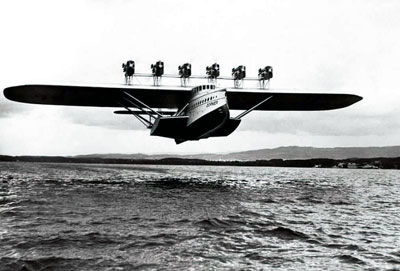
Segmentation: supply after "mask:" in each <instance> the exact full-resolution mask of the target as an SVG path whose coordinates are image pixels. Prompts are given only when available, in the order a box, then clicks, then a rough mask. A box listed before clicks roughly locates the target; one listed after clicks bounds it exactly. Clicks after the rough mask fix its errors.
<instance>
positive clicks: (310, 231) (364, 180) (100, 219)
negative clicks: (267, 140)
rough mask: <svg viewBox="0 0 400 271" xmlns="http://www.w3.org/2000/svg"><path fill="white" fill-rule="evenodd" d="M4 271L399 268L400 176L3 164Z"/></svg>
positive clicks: (0, 233) (0, 251) (0, 254)
mask: <svg viewBox="0 0 400 271" xmlns="http://www.w3.org/2000/svg"><path fill="white" fill-rule="evenodd" d="M0 244H1V246H0V270H132V269H135V270H153V269H155V270H158V269H161V270H172V269H175V270H210V269H211V270H213V269H216V270H237V269H241V270H269V269H273V270H399V268H400V171H390V170H350V169H348V170H343V169H300V168H255V167H251V168H250V167H211V166H139V165H86V164H40V163H0Z"/></svg>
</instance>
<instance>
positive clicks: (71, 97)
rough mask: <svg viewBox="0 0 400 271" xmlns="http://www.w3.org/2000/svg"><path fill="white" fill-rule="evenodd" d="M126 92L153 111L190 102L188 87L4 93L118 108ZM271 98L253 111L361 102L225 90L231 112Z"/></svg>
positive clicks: (34, 88) (27, 99) (37, 88)
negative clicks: (153, 109)
mask: <svg viewBox="0 0 400 271" xmlns="http://www.w3.org/2000/svg"><path fill="white" fill-rule="evenodd" d="M123 92H127V93H129V94H131V95H133V96H134V97H136V98H137V99H139V100H140V101H142V102H143V103H145V104H146V105H148V106H149V107H152V108H170V109H177V108H182V107H183V106H184V105H185V104H186V103H187V102H188V101H189V99H190V95H191V88H190V87H187V88H186V87H166V86H157V87H155V86H127V85H106V86H67V85H22V86H14V87H9V88H6V89H5V90H4V96H5V97H7V98H8V99H10V100H13V101H17V102H24V103H34V104H53V105H67V106H95V107H121V105H120V103H119V101H120V100H121V97H122V96H123ZM270 96H272V98H271V99H269V100H268V102H266V103H263V104H261V105H260V106H258V107H257V108H255V110H268V111H312V110H332V109H338V108H343V107H347V106H350V105H352V104H354V103H356V102H358V101H360V100H361V99H362V97H360V96H357V95H353V94H330V93H329V94H328V93H286V92H274V91H272V90H243V89H227V98H228V106H229V108H230V109H234V110H235V109H237V110H247V109H249V108H251V107H253V106H254V105H256V104H258V103H260V102H262V101H263V100H265V99H267V98H268V97H270Z"/></svg>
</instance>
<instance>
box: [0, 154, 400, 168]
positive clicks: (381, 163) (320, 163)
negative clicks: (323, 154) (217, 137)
mask: <svg viewBox="0 0 400 271" xmlns="http://www.w3.org/2000/svg"><path fill="white" fill-rule="evenodd" d="M0 162H42V163H84V164H135V165H199V166H201V165H202V166H248V167H303V168H362V169H400V157H396V158H351V159H325V158H314V159H296V160H283V159H271V160H254V161H238V160H234V161H213V160H203V159H188V158H174V157H171V158H163V159H111V158H73V157H63V156H7V155H0Z"/></svg>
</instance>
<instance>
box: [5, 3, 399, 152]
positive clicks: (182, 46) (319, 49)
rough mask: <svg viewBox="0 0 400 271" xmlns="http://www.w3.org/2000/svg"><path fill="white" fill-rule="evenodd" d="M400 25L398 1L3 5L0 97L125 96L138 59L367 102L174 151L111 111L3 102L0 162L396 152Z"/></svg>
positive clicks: (272, 120)
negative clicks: (269, 69) (22, 88)
mask: <svg viewBox="0 0 400 271" xmlns="http://www.w3.org/2000/svg"><path fill="white" fill-rule="evenodd" d="M398 14H400V1H396V0H393V1H390V0H386V1H381V0H375V1H374V0H363V1H356V0H342V1H341V0H338V1H328V0H315V1H313V0H305V1H296V0H283V1H268V0H260V1H258V0H249V1H233V0H221V1H187V0H182V1H181V0H171V1H161V0H160V1H155V0H149V1H127V0H117V1H100V0H99V1H94V0H92V1H90V0H86V1H74V0H72V1H71V0H68V1H62V0H61V1H41V0H39V1H28V0H21V1H18V0H17V1H16V0H12V1H11V0H10V1H8V0H5V1H1V2H0V39H1V43H0V89H1V90H3V89H4V88H6V87H9V86H13V85H21V84H34V83H42V84H54V83H56V84H57V83H59V84H85V85H87V84H103V83H105V84H121V83H123V82H124V77H123V73H122V68H121V64H122V63H123V62H125V61H126V60H128V59H133V60H135V62H136V70H137V72H144V73H149V72H150V64H151V63H154V62H155V61H157V60H163V61H164V63H165V72H166V73H177V67H178V66H179V65H180V64H183V63H185V62H190V63H192V69H193V74H196V75H203V74H204V73H205V67H206V66H207V65H210V64H212V63H214V62H218V63H219V64H220V66H221V75H224V76H230V71H231V69H232V68H233V67H235V66H238V65H246V67H247V74H248V76H253V77H256V76H257V70H258V68H260V67H264V66H266V65H271V66H273V67H274V78H273V80H272V81H271V88H274V89H275V88H276V89H284V91H296V92H326V93H351V94H356V95H359V96H362V97H363V98H364V99H363V100H362V101H361V102H359V103H357V104H355V105H352V106H350V107H347V108H344V109H340V110H334V111H318V112H295V111H293V112H275V111H268V112H252V113H251V114H249V115H247V116H246V117H245V118H244V119H243V120H242V123H241V125H240V126H239V128H238V129H237V130H236V131H235V132H234V133H233V134H231V135H230V136H229V137H224V138H210V139H206V140H200V141H193V142H186V143H183V144H179V145H176V144H175V142H174V141H173V140H171V139H167V138H161V137H152V136H150V133H149V131H148V130H146V129H145V128H144V127H143V126H142V125H141V124H140V123H138V122H137V121H136V120H135V119H134V118H132V117H131V116H120V115H115V114H113V111H114V109H113V108H94V107H91V108H84V107H67V106H51V105H30V104H23V103H16V102H12V101H9V100H7V99H6V98H5V97H4V95H2V94H1V95H0V154H3V155H76V154H89V153H148V154H153V153H176V154H184V153H185V154H186V153H227V152H235V151H244V150H251V149H261V148H275V147H279V146H294V145H297V146H313V147H345V146H357V147H359V146H360V147H362V146H389V145H400V140H399V138H400V137H399V135H400V118H399V114H400V107H399V100H400V90H399V80H398V78H399V74H400V50H399V48H400V35H399V33H400V16H398ZM140 83H147V82H146V81H141V82H140ZM165 83H166V84H167V83H169V82H165ZM176 84H177V82H176ZM224 84H226V86H229V82H228V83H224ZM239 113H240V112H239V111H237V112H236V111H234V112H232V113H231V115H232V116H235V115H237V114H239Z"/></svg>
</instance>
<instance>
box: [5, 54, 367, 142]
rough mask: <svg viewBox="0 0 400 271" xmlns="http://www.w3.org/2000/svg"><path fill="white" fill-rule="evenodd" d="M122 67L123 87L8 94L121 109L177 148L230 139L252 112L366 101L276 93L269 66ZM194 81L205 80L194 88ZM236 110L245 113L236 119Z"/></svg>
mask: <svg viewBox="0 0 400 271" xmlns="http://www.w3.org/2000/svg"><path fill="white" fill-rule="evenodd" d="M122 68H123V72H124V75H125V84H118V85H107V86H95V85H43V84H28V85H18V86H11V87H7V88H5V89H4V96H5V97H6V98H7V99H9V100H12V101H16V102H23V103H33V104H50V105H63V106H92V107H114V108H120V109H119V110H116V111H115V112H114V113H115V114H121V115H132V116H134V117H135V118H137V119H138V120H139V121H140V122H141V123H142V124H143V125H144V126H145V127H146V128H148V129H150V135H152V136H160V137H166V138H171V139H174V140H175V142H176V144H180V143H183V142H185V141H192V140H200V139H205V138H210V137H225V136H228V135H230V134H231V133H232V132H233V131H235V130H236V129H237V128H238V126H239V124H240V123H241V121H242V118H243V117H244V116H246V115H247V114H249V113H250V112H252V111H254V110H258V111H320V110H333V109H339V108H344V107H347V106H350V105H352V104H354V103H356V102H358V101H360V100H362V97H360V96H358V95H354V94H333V93H296V92H276V91H273V90H272V89H271V88H270V80H271V79H272V77H273V69H272V67H271V66H266V67H263V68H260V69H259V70H258V77H246V67H245V66H244V65H240V66H238V67H235V68H233V69H232V74H231V76H220V66H219V64H218V63H214V64H212V65H210V66H207V67H206V72H205V75H204V76H201V75H200V76H196V75H192V65H191V64H190V63H184V64H182V65H180V66H179V67H178V73H177V74H164V62H162V61H157V62H156V63H155V64H152V65H151V66H150V68H151V73H136V72H135V61H133V60H129V61H127V62H126V63H123V64H122ZM135 77H136V78H138V77H139V78H140V77H149V78H153V84H148V85H145V84H134V83H133V82H132V81H133V79H134V78H135ZM162 78H176V79H180V85H177V86H168V85H163V84H162V83H161V80H162ZM193 78H194V79H201V80H205V82H204V84H196V85H190V79H193ZM174 80H175V79H174ZM219 80H231V81H233V87H221V86H219V84H217V82H218V81H219ZM244 81H257V82H258V87H254V88H245V87H244V83H243V82H244ZM232 110H240V111H241V112H240V113H238V114H237V115H236V116H232V115H231V113H232Z"/></svg>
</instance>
